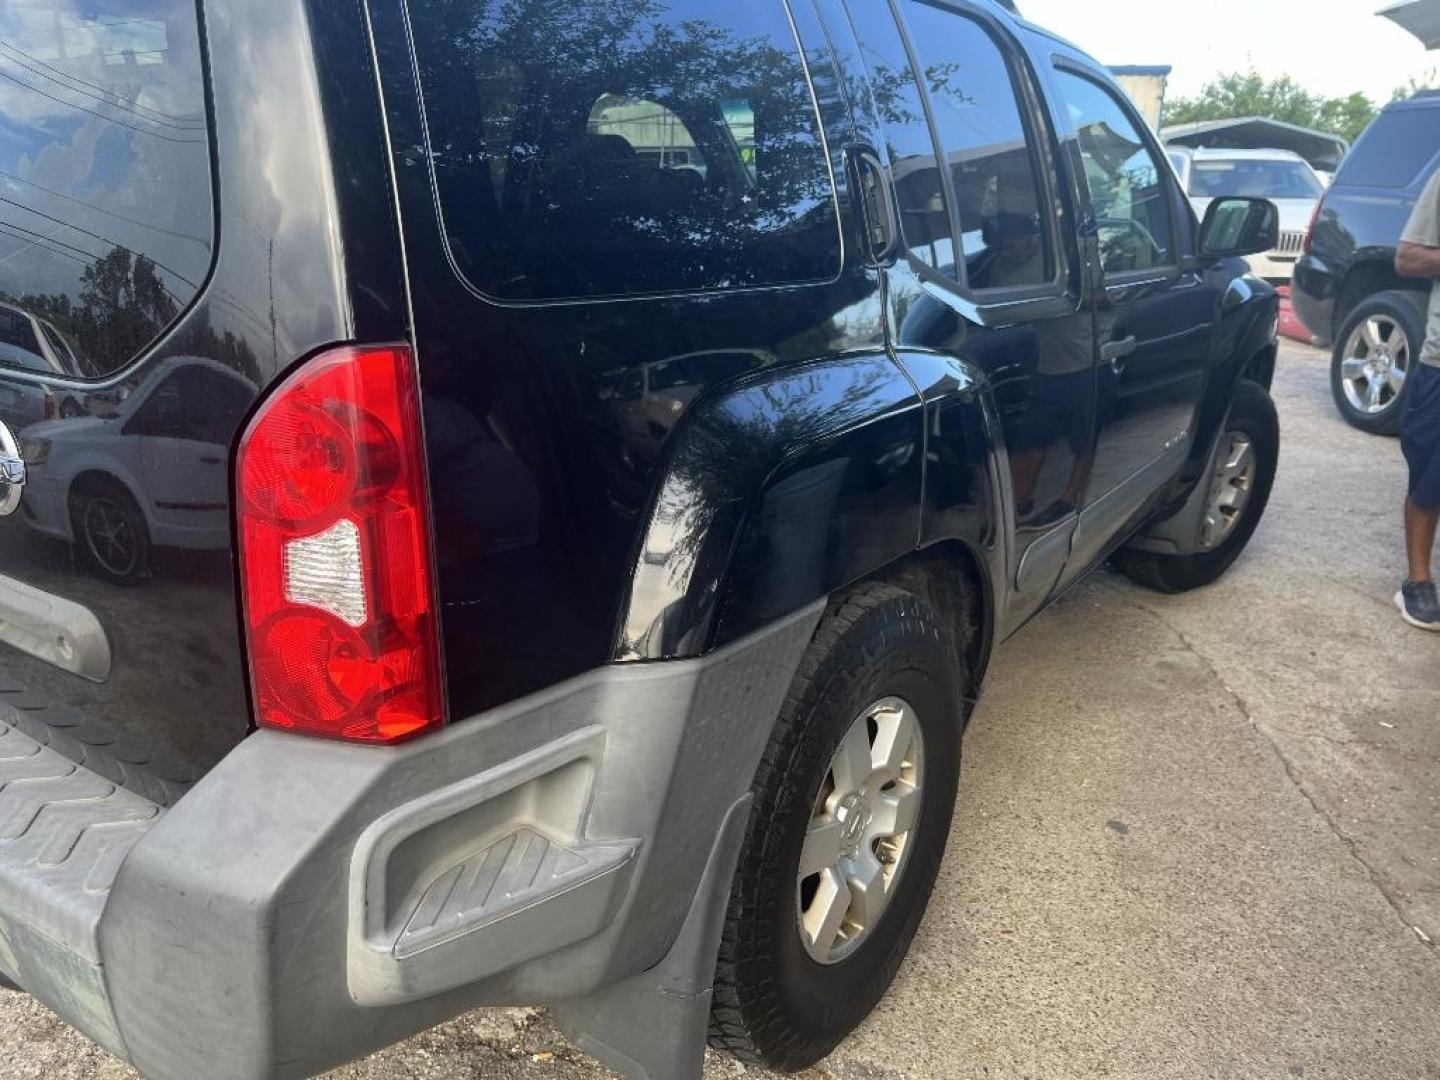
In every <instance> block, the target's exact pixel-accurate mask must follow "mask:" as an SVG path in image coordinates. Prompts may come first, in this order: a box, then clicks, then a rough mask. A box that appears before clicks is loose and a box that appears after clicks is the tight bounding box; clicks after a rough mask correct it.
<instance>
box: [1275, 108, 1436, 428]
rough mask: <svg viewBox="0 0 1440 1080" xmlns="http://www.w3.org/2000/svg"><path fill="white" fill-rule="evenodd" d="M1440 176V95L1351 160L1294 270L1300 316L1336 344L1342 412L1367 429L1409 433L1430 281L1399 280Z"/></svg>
mask: <svg viewBox="0 0 1440 1080" xmlns="http://www.w3.org/2000/svg"><path fill="white" fill-rule="evenodd" d="M1437 168H1440V92H1427V93H1422V94H1420V95H1418V96H1417V97H1414V98H1412V99H1410V100H1409V101H1404V102H1398V103H1396V104H1394V105H1390V106H1388V107H1387V108H1386V109H1385V110H1384V111H1383V112H1381V113H1380V115H1379V116H1378V117H1376V118H1375V120H1374V121H1373V122H1372V123H1371V124H1370V126H1369V127H1368V128H1366V129H1365V133H1364V134H1363V135H1361V136H1360V139H1359V141H1357V142H1356V143H1355V146H1354V148H1353V149H1352V150H1351V151H1350V153H1349V154H1348V155H1346V157H1345V161H1344V162H1343V163H1342V164H1341V166H1340V171H1339V173H1337V174H1336V176H1335V183H1334V185H1333V186H1331V188H1330V190H1329V191H1327V192H1326V193H1325V197H1324V199H1322V200H1321V202H1320V205H1319V206H1318V207H1317V208H1316V211H1315V221H1314V223H1313V224H1312V225H1311V227H1310V235H1309V237H1308V238H1307V239H1306V242H1305V254H1304V256H1303V257H1302V258H1301V259H1300V262H1299V264H1298V265H1297V266H1296V268H1295V279H1294V282H1293V285H1292V289H1291V296H1292V299H1293V302H1294V304H1295V312H1296V314H1298V315H1299V316H1300V318H1301V319H1302V320H1303V321H1304V323H1305V325H1306V326H1308V327H1309V328H1310V332H1311V333H1313V334H1314V335H1315V336H1316V338H1318V339H1319V341H1320V342H1321V344H1324V345H1333V346H1334V349H1335V353H1334V358H1333V360H1332V362H1331V372H1330V386H1331V389H1332V391H1333V392H1334V394H1335V404H1336V406H1338V407H1339V409H1340V415H1341V416H1343V417H1344V418H1345V419H1346V420H1348V421H1349V422H1350V423H1351V424H1354V425H1355V426H1356V427H1358V428H1361V429H1362V430H1364V431H1371V432H1375V433H1376V434H1382V435H1394V434H1396V433H1397V432H1398V431H1399V430H1400V415H1401V408H1402V405H1401V395H1402V393H1403V391H1404V389H1405V376H1406V374H1407V373H1408V372H1409V371H1410V369H1411V366H1412V364H1414V363H1416V362H1418V361H1419V357H1420V347H1421V345H1422V344H1423V343H1424V341H1425V312H1426V308H1427V305H1428V304H1429V301H1430V282H1428V281H1416V280H1413V279H1410V278H1402V277H1401V276H1400V275H1399V274H1397V273H1396V272H1395V249H1396V248H1397V247H1398V246H1399V244H1400V234H1401V232H1403V231H1404V229H1405V223H1406V221H1408V220H1409V218H1410V212H1411V210H1413V209H1414V207H1415V201H1416V200H1417V199H1418V198H1419V197H1420V193H1421V191H1422V190H1423V189H1424V187H1425V183H1426V181H1428V180H1429V179H1430V176H1431V175H1432V174H1433V173H1434V171H1435V170H1436V169H1437Z"/></svg>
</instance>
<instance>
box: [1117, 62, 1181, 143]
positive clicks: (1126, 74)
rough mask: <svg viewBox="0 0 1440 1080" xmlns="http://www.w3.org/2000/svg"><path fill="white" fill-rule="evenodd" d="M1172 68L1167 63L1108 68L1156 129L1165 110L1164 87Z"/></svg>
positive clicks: (1147, 120) (1157, 129) (1158, 127)
mask: <svg viewBox="0 0 1440 1080" xmlns="http://www.w3.org/2000/svg"><path fill="white" fill-rule="evenodd" d="M1172 70H1173V69H1172V68H1171V67H1170V65H1168V64H1163V65H1161V64H1149V65H1143V64H1142V65H1134V64H1131V65H1121V66H1120V67H1112V68H1111V69H1110V74H1112V75H1114V76H1115V81H1116V82H1118V83H1119V84H1120V85H1121V86H1123V87H1124V88H1125V92H1126V93H1127V94H1129V95H1130V99H1131V100H1132V101H1134V102H1135V106H1136V107H1137V108H1138V109H1139V110H1140V115H1141V116H1143V117H1145V121H1146V122H1147V123H1148V124H1149V125H1150V126H1151V128H1153V129H1154V130H1156V131H1159V130H1160V114H1161V113H1163V112H1164V111H1165V87H1166V86H1167V85H1168V84H1169V82H1170V72H1171V71H1172Z"/></svg>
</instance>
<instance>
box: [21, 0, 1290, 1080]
mask: <svg viewBox="0 0 1440 1080" xmlns="http://www.w3.org/2000/svg"><path fill="white" fill-rule="evenodd" d="M0 155H3V159H4V160H3V162H0V189H3V190H0V293H3V295H0V302H3V307H0V332H3V343H0V421H3V426H0V641H3V643H4V644H3V647H0V653H3V657H0V664H3V672H4V674H3V676H0V973H3V976H4V979H5V980H6V981H7V982H10V983H13V984H15V985H16V986H19V987H22V988H24V989H25V990H26V991H28V992H29V993H31V994H33V995H34V996H35V997H36V998H38V999H39V1000H41V1001H43V1002H44V1003H46V1004H47V1005H49V1006H50V1007H51V1008H53V1009H54V1010H55V1011H56V1012H58V1013H59V1014H60V1015H61V1016H63V1017H64V1018H65V1019H66V1020H68V1021H69V1022H71V1023H72V1024H74V1025H75V1026H77V1027H78V1028H80V1029H81V1030H83V1031H84V1032H86V1033H87V1034H88V1035H89V1036H90V1037H92V1038H93V1039H95V1040H96V1041H97V1042H99V1043H100V1044H102V1045H103V1046H105V1047H106V1048H108V1049H109V1050H111V1051H112V1052H114V1053H115V1054H117V1055H119V1056H121V1057H123V1058H124V1059H126V1060H128V1061H130V1062H132V1063H133V1064H134V1065H135V1066H136V1068H138V1069H139V1070H140V1071H141V1072H142V1073H145V1074H146V1075H149V1076H153V1077H174V1078H192V1077H215V1076H226V1077H251V1076H270V1075H282V1076H298V1075H303V1074H310V1073H314V1072H317V1071H320V1070H322V1069H325V1068H326V1067H328V1066H331V1065H333V1064H336V1063H338V1062H341V1061H343V1060H346V1059H349V1058H354V1057H356V1056H359V1055H362V1054H365V1053H366V1052H368V1051H371V1050H373V1049H375V1048H377V1047H380V1046H383V1045H385V1044H387V1043H390V1042H393V1041H395V1040H398V1039H401V1038H403V1037H405V1036H407V1035H409V1034H410V1033H412V1032H416V1031H419V1030H421V1029H423V1028H425V1027H427V1026H429V1025H433V1024H435V1023H437V1022H439V1021H441V1020H443V1019H445V1018H447V1017H451V1016H454V1015H456V1014H458V1013H460V1012H462V1011H463V1010H466V1009H469V1008H471V1007H472V1006H476V1005H482V1004H516V1003H530V1002H543V1003H549V1004H551V1005H552V1006H553V1009H554V1014H555V1016H556V1018H557V1020H558V1021H559V1023H560V1024H561V1026H562V1027H563V1028H564V1030H565V1031H567V1032H568V1033H569V1034H570V1035H571V1036H572V1037H573V1038H574V1039H575V1040H576V1041H577V1043H578V1044H579V1045H580V1046H582V1047H584V1048H585V1049H587V1050H589V1051H591V1052H593V1053H594V1054H595V1055H596V1056H598V1057H600V1058H602V1059H604V1060H605V1061H607V1062H610V1063H612V1064H613V1065H614V1066H615V1067H617V1068H619V1069H621V1070H622V1071H625V1072H627V1073H629V1074H631V1075H634V1076H647V1077H651V1078H654V1080H671V1078H675V1077H686V1076H692V1077H693V1076H696V1075H698V1071H699V1067H700V1060H701V1051H702V1049H703V1046H704V1044H705V1041H706V1038H707V1034H708V1038H709V1040H710V1041H711V1042H712V1043H713V1044H715V1045H718V1046H722V1047H726V1048H728V1049H730V1050H732V1051H734V1052H735V1053H737V1054H739V1055H740V1056H741V1057H743V1058H746V1059H747V1060H757V1061H764V1062H767V1063H770V1064H772V1065H774V1066H777V1067H780V1068H786V1069H794V1068H799V1067H801V1066H804V1065H806V1064H807V1063H810V1062H813V1061H815V1060H816V1059H818V1058H819V1057H821V1056H823V1055H824V1054H825V1053H827V1052H828V1051H829V1050H830V1049H831V1048H832V1047H834V1046H835V1045H836V1043H837V1042H838V1041H839V1040H840V1039H841V1038H842V1037H843V1036H844V1035H845V1034H846V1033H847V1032H848V1031H850V1030H851V1029H852V1028H853V1027H854V1026H855V1025H856V1024H857V1023H858V1022H859V1021H860V1020H861V1019H862V1018H863V1017H864V1016H865V1015H866V1013H867V1012H869V1011H870V1009H871V1008H872V1007H873V1006H874V1005H875V1003H876V1002H877V1000H878V999H879V998H880V996H881V995H882V994H883V993H884V991H885V989H886V987H887V985H888V984H889V982H890V980H891V979H892V978H893V976H894V975H895V972H896V969H897V968H898V966H899V964H900V962H901V960H902V958H903V956H904V954H905V952H906V949H907V947H908V945H909V943H910V940H911V938H912V936H913V935H914V933H915V930H916V926H917V924H918V923H919V920H920V917H921V914H922V912H923V910H924V908H925V904H926V900H927V897H928V894H929V892H930V890H931V887H932V885H933V883H934V881H935V877H936V871H937V868H938V866H939V863H940V858H941V853H942V851H943V849H944V846H945V840H946V833H947V831H948V829H949V827H950V820H951V810H952V806H953V803H954V799H955V787H956V778H957V770H958V762H959V752H960V740H961V734H962V731H963V729H964V726H965V722H966V719H967V717H968V716H969V713H970V709H971V706H972V704H973V702H974V700H975V696H976V694H977V692H978V689H979V686H980V681H981V677H982V675H983V673H984V671H985V668H986V663H987V661H988V659H989V656H990V653H991V649H992V646H993V645H994V644H995V643H996V642H998V641H1000V640H1002V639H1004V638H1005V637H1006V636H1007V635H1009V634H1010V633H1012V632H1013V631H1015V630H1016V629H1017V628H1018V627H1019V626H1021V625H1022V624H1023V623H1024V622H1025V621H1026V620H1027V619H1029V618H1030V617H1031V616H1033V615H1034V614H1035V613H1036V612H1037V611H1039V610H1040V609H1041V608H1042V607H1043V606H1044V605H1045V604H1046V603H1047V601H1049V600H1051V599H1053V598H1054V597H1055V596H1056V595H1058V594H1059V593H1060V592H1061V591H1063V590H1064V589H1065V588H1066V587H1067V586H1069V585H1070V584H1071V583H1072V582H1074V581H1075V580H1077V579H1078V578H1079V577H1080V576H1082V575H1083V574H1085V573H1086V572H1087V571H1089V570H1091V569H1092V568H1094V567H1095V566H1097V565H1098V564H1100V563H1102V561H1104V560H1106V559H1109V558H1112V557H1113V559H1114V560H1115V561H1116V562H1117V564H1118V565H1119V566H1120V567H1121V568H1122V569H1123V570H1124V571H1125V572H1127V573H1129V574H1130V575H1132V576H1133V577H1135V578H1136V579H1137V580H1139V581H1141V582H1143V583H1145V584H1147V585H1150V586H1153V587H1155V588H1158V589H1162V590H1167V591H1178V590H1182V589H1189V588H1193V587H1196V586H1200V585H1204V584H1206V583H1207V582H1210V581H1212V580H1214V579H1215V578H1216V577H1218V576H1219V575H1220V574H1221V573H1222V572H1223V571H1224V570H1225V569H1226V568H1227V567H1228V566H1229V565H1230V564H1231V562H1232V561H1233V560H1234V559H1235V558H1236V556H1237V555H1238V554H1239V552H1240V550H1241V549H1242V548H1243V547H1244V546H1245V544H1246V542H1247V541H1248V540H1249V538H1250V536H1251V534H1252V532H1253V530H1254V529H1255V527H1256V525H1257V523H1258V521H1259V519H1260V517H1261V514H1262V513H1263V511H1264V508H1265V503H1266V500H1267V498H1268V496H1269V493H1270V488H1271V482H1272V479H1273V476H1274V471H1275V466H1276V457H1277V452H1278V444H1279V434H1278V425H1277V420H1276V414H1275V411H1274V408H1273V406H1272V405H1271V402H1270V398H1269V396H1268V394H1267V390H1266V387H1267V386H1268V385H1269V382H1270V379H1271V375H1272V373H1273V370H1274V365H1275V357H1276V343H1275V340H1276V339H1275V324H1276V313H1277V304H1276V298H1275V295H1274V292H1273V290H1272V289H1271V288H1270V287H1269V286H1267V285H1265V284H1264V283H1263V282H1260V281H1258V280H1256V279H1254V278H1252V277H1250V276H1248V275H1247V274H1246V271H1245V266H1244V263H1243V261H1242V258H1241V257H1242V256H1245V255H1247V254H1251V253H1255V252H1262V251H1266V250H1269V249H1270V248H1272V247H1273V246H1274V245H1275V243H1276V239H1277V235H1276V231H1277V222H1276V213H1275V209H1274V207H1273V206H1271V205H1270V204H1269V203H1266V202H1263V201H1257V200H1251V199H1220V200H1217V201H1216V202H1215V203H1214V204H1212V206H1211V207H1210V209H1209V211H1208V213H1207V215H1206V220H1205V222H1204V223H1203V224H1200V223H1197V222H1196V220H1195V219H1194V217H1193V216H1192V214H1191V211H1190V209H1189V205H1188V202H1187V200H1186V198H1185V196H1184V194H1183V193H1182V192H1181V191H1180V189H1179V187H1178V185H1177V184H1176V182H1175V178H1174V176H1173V174H1172V172H1171V170H1170V168H1169V166H1168V165H1167V164H1166V163H1165V159H1164V157H1163V155H1162V152H1161V150H1160V148H1159V147H1158V146H1157V145H1156V142H1155V140H1154V138H1153V137H1152V135H1151V134H1150V132H1149V131H1147V130H1146V128H1145V126H1144V124H1143V122H1142V121H1141V119H1140V118H1139V116H1138V115H1137V113H1136V112H1135V110H1134V109H1133V108H1132V107H1131V105H1130V104H1129V102H1128V101H1127V100H1126V99H1125V98H1124V97H1123V96H1122V94H1121V93H1120V92H1119V91H1118V90H1117V89H1116V88H1115V85H1114V83H1113V82H1112V81H1111V80H1110V78H1109V77H1108V76H1107V75H1106V73H1105V71H1104V69H1103V68H1101V67H1099V66H1098V65H1096V64H1095V63H1094V62H1093V61H1092V60H1090V59H1089V58H1088V57H1086V56H1084V55H1083V54H1081V53H1079V52H1077V51H1076V50H1075V49H1074V48H1072V47H1070V46H1068V45H1066V44H1065V43H1063V42H1061V41H1059V40H1057V39H1055V38H1053V37H1051V36H1049V35H1047V34H1046V33H1044V32H1043V31H1041V30H1038V29H1036V28H1035V27H1033V26H1030V25H1028V24H1026V23H1024V22H1022V21H1019V20H1018V19H1017V18H1016V17H1015V16H1014V15H1012V14H1010V13H1008V12H1006V11H1004V10H1003V9H1002V8H1001V7H1000V6H998V5H996V4H994V3H990V2H984V3H978V2H969V0H893V2H885V0H745V2H744V3H736V2H733V0H731V2H726V3H721V2H717V0H634V2H627V3H616V2H611V0H425V2H423V3H422V2H419V0H412V2H409V3H407V2H406V0H366V2H364V3H350V2H344V0H324V2H321V0H288V2H282V0H204V2H203V3H202V4H200V5H199V7H198V8H197V5H196V3H195V2H194V0H67V2H66V3H63V4H58V5H57V4H55V3H53V2H48V0H47V2H41V0H33V2H32V0H0Z"/></svg>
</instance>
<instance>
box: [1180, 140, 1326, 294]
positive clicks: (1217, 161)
mask: <svg viewBox="0 0 1440 1080" xmlns="http://www.w3.org/2000/svg"><path fill="white" fill-rule="evenodd" d="M1169 154H1170V161H1171V163H1172V164H1174V166H1175V171H1176V173H1178V174H1179V176H1180V182H1181V184H1182V185H1183V186H1184V188H1185V193H1186V194H1187V195H1188V196H1189V197H1190V203H1191V205H1192V206H1194V207H1195V214H1196V216H1197V217H1199V218H1201V219H1202V220H1203V219H1204V217H1205V210H1206V208H1207V207H1208V206H1209V205H1210V203H1211V202H1212V201H1213V200H1215V199H1219V198H1226V197H1230V196H1241V195H1243V196H1249V197H1251V198H1257V199H1269V200H1270V201H1271V202H1272V203H1274V204H1275V206H1276V208H1277V209H1278V210H1279V211H1280V246H1279V247H1277V248H1276V249H1275V250H1274V251H1271V252H1269V253H1267V254H1265V255H1256V256H1254V257H1252V258H1251V259H1250V260H1249V262H1250V269H1251V270H1252V271H1254V273H1255V274H1256V275H1257V276H1258V277H1263V278H1265V279H1267V280H1269V281H1276V282H1288V281H1289V280H1290V278H1291V276H1292V275H1293V274H1294V273H1295V264H1296V262H1298V261H1299V259H1300V255H1301V254H1302V252H1303V249H1304V246H1305V233H1306V232H1307V231H1308V230H1309V228H1310V219H1311V217H1312V216H1313V215H1314V213H1315V204H1316V203H1318V202H1319V201H1320V196H1321V195H1323V194H1324V193H1325V183H1324V181H1323V180H1321V179H1320V176H1319V174H1318V173H1316V172H1315V170H1314V169H1313V168H1311V166H1310V163H1309V162H1307V161H1306V160H1305V159H1304V158H1302V157H1301V156H1300V155H1299V154H1294V153H1291V152H1290V151H1289V150H1206V149H1196V150H1192V149H1189V148H1186V147H1178V146H1171V147H1170V148H1169Z"/></svg>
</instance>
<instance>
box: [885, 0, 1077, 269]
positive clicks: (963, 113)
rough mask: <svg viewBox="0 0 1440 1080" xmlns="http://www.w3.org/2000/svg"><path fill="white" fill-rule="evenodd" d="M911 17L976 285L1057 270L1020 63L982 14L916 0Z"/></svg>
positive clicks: (912, 0)
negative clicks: (1013, 70) (1017, 76)
mask: <svg viewBox="0 0 1440 1080" xmlns="http://www.w3.org/2000/svg"><path fill="white" fill-rule="evenodd" d="M905 17H906V20H907V22H908V23H909V26H910V40H911V43H912V46H913V47H914V49H915V53H916V60H917V62H918V63H919V65H920V70H921V71H923V72H924V74H925V85H926V88H927V89H928V90H929V92H930V108H931V111H932V113H933V115H934V117H935V128H936V131H937V133H938V135H939V139H940V145H941V147H943V148H944V151H945V158H946V161H947V162H948V164H949V167H950V175H951V177H952V179H953V182H954V190H955V201H956V203H957V204H958V205H957V207H956V209H957V212H958V216H959V219H960V233H961V244H962V249H963V251H964V255H965V263H966V268H967V269H966V276H967V279H968V281H969V284H970V286H971V287H972V288H976V289H986V288H1001V287H1013V286H1017V285H1039V284H1042V283H1043V282H1045V281H1048V280H1049V279H1050V278H1051V276H1052V269H1051V268H1052V265H1053V264H1052V261H1051V255H1050V252H1049V250H1048V247H1049V238H1048V236H1047V235H1046V234H1047V231H1048V230H1047V229H1046V228H1045V222H1044V218H1043V217H1042V210H1041V207H1042V200H1041V198H1040V191H1039V185H1038V183H1037V182H1036V174H1035V164H1034V155H1033V153H1032V152H1031V148H1030V146H1029V137H1028V135H1027V133H1026V130H1025V123H1024V121H1023V120H1022V119H1021V114H1020V106H1019V103H1018V102H1017V100H1016V94H1015V86H1014V84H1013V82H1012V81H1011V76H1010V70H1009V68H1008V66H1007V65H1006V63H1005V58H1004V56H1003V55H1002V54H1001V52H1000V49H999V47H998V46H997V45H996V44H995V41H994V40H993V39H992V38H991V37H990V35H989V34H987V33H986V32H985V31H984V30H983V29H981V27H980V26H979V24H977V23H975V22H974V21H972V20H970V19H967V18H964V17H962V16H959V15H956V14H954V13H953V12H949V11H944V10H941V9H939V8H934V7H931V6H930V5H929V4H925V3H920V2H918V0H908V2H907V3H906V4H905Z"/></svg>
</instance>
